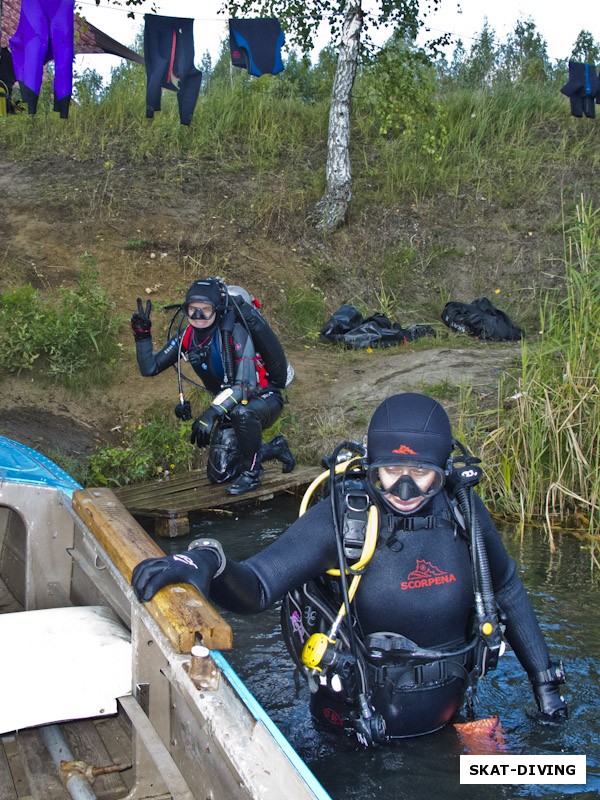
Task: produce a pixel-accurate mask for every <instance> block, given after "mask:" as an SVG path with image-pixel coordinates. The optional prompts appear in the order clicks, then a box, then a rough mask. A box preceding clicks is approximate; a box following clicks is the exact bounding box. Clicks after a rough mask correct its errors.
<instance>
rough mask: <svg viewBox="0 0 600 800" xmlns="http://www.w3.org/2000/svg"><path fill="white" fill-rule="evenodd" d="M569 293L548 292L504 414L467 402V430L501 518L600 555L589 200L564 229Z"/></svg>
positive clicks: (595, 220)
mask: <svg viewBox="0 0 600 800" xmlns="http://www.w3.org/2000/svg"><path fill="white" fill-rule="evenodd" d="M565 241H566V246H565V259H564V264H565V276H564V278H565V286H566V292H565V293H564V295H560V296H559V295H558V294H557V293H556V292H549V293H548V294H547V295H546V298H545V301H544V302H543V304H542V308H541V319H540V326H541V329H540V338H539V341H538V342H536V343H535V344H534V345H528V344H524V345H523V348H522V356H521V364H520V370H519V372H518V373H517V374H515V375H513V376H509V377H508V378H507V379H506V380H505V381H503V382H501V384H500V389H499V395H498V397H499V402H498V407H497V408H496V409H495V410H493V411H490V410H488V411H481V410H480V409H478V408H477V407H476V403H475V402H474V399H473V398H472V397H471V396H470V395H469V394H466V395H465V396H463V398H462V403H461V411H462V419H461V428H462V430H463V431H467V432H468V434H470V436H471V438H472V437H473V436H474V437H475V438H476V439H478V440H479V441H480V448H479V449H480V454H481V457H482V458H483V460H484V462H485V464H486V472H487V474H488V475H489V476H490V480H488V481H487V482H486V484H485V487H484V491H485V493H486V495H487V496H488V497H489V499H490V500H491V501H492V503H493V505H494V507H495V508H496V509H497V510H498V511H499V512H500V513H502V514H504V515H506V516H509V517H511V518H513V519H518V520H519V522H520V525H521V530H522V529H523V525H524V524H525V523H529V522H532V521H534V520H536V519H542V520H544V524H545V528H546V531H547V534H548V537H549V541H550V544H551V546H552V547H554V539H553V531H554V530H555V529H557V528H560V529H564V528H567V529H570V530H572V531H574V532H576V533H577V534H578V535H579V536H581V537H582V538H584V539H585V540H586V541H587V542H589V543H590V546H591V548H592V551H593V552H594V551H595V550H597V549H598V548H600V533H599V532H598V529H599V525H600V448H599V446H598V445H599V440H598V438H599V437H598V434H599V431H600V333H599V328H598V320H600V211H598V210H594V209H593V208H592V206H591V205H590V204H589V203H586V202H585V200H584V199H583V198H581V200H580V202H579V204H578V206H577V209H576V220H575V221H574V223H573V224H572V225H571V226H570V228H568V230H567V231H566V237H565Z"/></svg>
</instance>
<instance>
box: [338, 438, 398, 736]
mask: <svg viewBox="0 0 600 800" xmlns="http://www.w3.org/2000/svg"><path fill="white" fill-rule="evenodd" d="M342 450H350V451H352V452H357V453H360V455H361V456H364V448H363V447H362V445H359V444H358V443H357V442H352V441H346V442H342V443H341V444H339V445H338V446H337V447H336V448H335V450H334V451H333V453H332V455H331V462H330V465H329V472H330V475H329V481H330V487H329V488H330V494H329V496H330V499H331V509H332V515H333V525H334V530H335V545H336V550H337V556H338V562H339V565H340V588H341V590H342V598H343V602H344V608H345V609H346V623H347V624H346V627H347V630H348V643H349V645H350V652H351V654H352V657H353V661H354V665H353V666H354V674H355V677H356V684H357V686H359V687H360V691H359V693H358V696H357V698H356V701H357V706H358V716H357V717H356V719H355V720H354V728H355V732H356V736H357V738H358V740H359V742H360V743H361V744H363V745H365V746H366V747H368V746H369V745H374V744H380V743H381V742H383V741H384V740H385V723H384V721H383V719H382V717H381V715H379V714H374V713H373V711H372V709H371V706H370V705H369V702H368V699H367V686H366V682H365V678H364V676H363V674H362V672H361V669H360V666H359V663H358V646H357V644H356V636H355V633H354V626H353V625H352V613H351V608H350V597H349V594H348V581H347V578H346V571H347V569H348V567H347V564H346V557H345V554H344V542H343V538H342V533H341V531H340V525H339V519H340V517H339V506H338V500H339V498H338V492H337V490H336V472H335V467H336V464H337V459H338V456H339V454H340V453H341V451H342Z"/></svg>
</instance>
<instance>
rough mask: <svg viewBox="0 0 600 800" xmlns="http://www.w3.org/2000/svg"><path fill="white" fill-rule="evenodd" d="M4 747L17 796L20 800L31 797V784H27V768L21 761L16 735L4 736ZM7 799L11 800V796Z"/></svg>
mask: <svg viewBox="0 0 600 800" xmlns="http://www.w3.org/2000/svg"><path fill="white" fill-rule="evenodd" d="M2 746H3V750H4V754H5V756H6V760H7V763H8V768H9V770H10V776H11V778H12V783H13V786H14V789H15V790H16V795H15V796H16V797H19V798H28V797H31V795H30V794H29V783H28V782H27V775H26V774H25V767H24V766H23V761H22V760H21V755H20V753H19V748H18V747H17V738H16V736H15V735H14V734H10V735H8V736H3V737H2ZM9 786H10V784H9ZM0 797H4V795H3V794H2V795H0ZM7 797H8V798H9V800H10V798H11V795H10V794H8V795H7Z"/></svg>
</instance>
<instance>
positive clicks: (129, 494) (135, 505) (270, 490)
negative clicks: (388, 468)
mask: <svg viewBox="0 0 600 800" xmlns="http://www.w3.org/2000/svg"><path fill="white" fill-rule="evenodd" d="M321 472H323V469H322V468H321V467H299V468H298V469H295V470H294V471H293V472H290V473H288V474H287V475H284V474H283V473H282V472H281V469H280V468H279V467H274V466H270V467H267V469H266V470H265V474H264V475H263V477H262V479H261V485H260V486H259V487H258V489H253V490H252V491H251V492H247V493H246V494H244V495H241V496H230V495H228V494H227V493H226V489H227V485H228V484H218V485H215V484H214V483H210V482H209V480H208V478H207V477H206V472H205V471H204V470H192V471H191V472H185V473H182V474H181V475H174V476H173V477H171V478H167V479H166V480H162V481H158V480H157V481H151V482H150V483H143V484H136V485H133V486H121V487H118V488H117V489H115V490H114V492H115V495H116V496H117V497H118V498H119V500H120V501H121V502H122V503H123V505H124V506H125V507H126V508H127V509H128V511H129V512H130V513H132V514H136V515H138V516H149V517H175V516H178V515H183V514H187V513H188V512H190V511H206V510H211V509H222V508H227V507H228V506H232V505H235V504H239V503H241V502H244V503H247V502H249V501H256V500H265V499H270V498H271V497H273V496H274V495H276V494H282V493H294V492H298V491H299V490H300V489H302V488H303V487H305V486H308V484H309V483H311V482H312V481H313V480H314V479H315V478H316V477H317V475H320V474H321Z"/></svg>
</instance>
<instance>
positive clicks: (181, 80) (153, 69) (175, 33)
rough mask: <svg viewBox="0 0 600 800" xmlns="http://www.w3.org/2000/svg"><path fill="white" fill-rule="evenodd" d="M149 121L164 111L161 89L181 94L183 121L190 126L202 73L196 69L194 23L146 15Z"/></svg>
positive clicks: (181, 115)
mask: <svg viewBox="0 0 600 800" xmlns="http://www.w3.org/2000/svg"><path fill="white" fill-rule="evenodd" d="M144 20H145V27H144V59H145V63H146V76H147V88H146V117H147V118H148V119H152V117H153V116H154V112H155V111H160V107H161V106H160V101H161V89H162V88H165V89H171V90H172V91H175V92H177V102H178V104H179V119H180V121H181V124H182V125H189V124H190V122H191V121H192V115H193V113H194V109H195V107H196V102H197V101H198V95H199V93H200V84H201V83H202V72H201V71H200V70H199V69H196V67H195V66H194V20H193V19H185V18H181V17H160V16H157V15H156V14H145V15H144Z"/></svg>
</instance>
